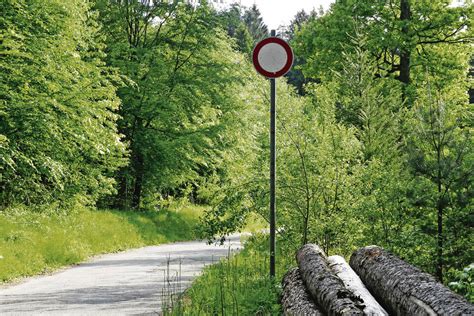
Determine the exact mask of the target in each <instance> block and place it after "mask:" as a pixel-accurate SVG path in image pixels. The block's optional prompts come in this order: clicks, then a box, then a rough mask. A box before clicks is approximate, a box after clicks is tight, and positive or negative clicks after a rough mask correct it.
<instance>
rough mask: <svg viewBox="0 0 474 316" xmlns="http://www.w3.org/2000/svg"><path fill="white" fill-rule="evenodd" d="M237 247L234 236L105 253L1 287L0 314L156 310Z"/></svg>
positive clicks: (147, 311)
mask: <svg viewBox="0 0 474 316" xmlns="http://www.w3.org/2000/svg"><path fill="white" fill-rule="evenodd" d="M240 247H241V243H240V236H239V235H234V236H231V237H230V238H229V241H227V242H226V243H225V244H224V245H223V246H217V245H207V244H206V243H205V242H202V241H192V242H180V243H174V244H166V245H160V246H151V247H144V248H140V249H134V250H130V251H125V252H121V253H117V254H107V255H103V256H100V257H97V258H94V259H93V260H91V261H90V262H86V263H82V264H80V265H77V266H74V267H72V268H69V269H66V270H63V271H61V272H58V273H55V274H53V275H48V276H40V277H34V278H29V279H26V280H25V281H23V282H21V283H20V284H17V285H12V286H6V287H3V288H0V315H143V314H147V315H157V314H159V313H160V311H161V308H162V306H163V302H164V301H166V300H168V299H169V297H170V294H177V293H179V292H182V291H183V290H184V289H185V288H186V287H188V286H189V285H190V283H191V281H192V280H193V279H194V278H195V277H196V276H197V275H199V274H200V272H201V271H202V269H203V267H204V266H206V265H209V264H212V263H213V262H216V261H218V260H219V259H220V258H222V257H225V256H227V255H228V254H229V251H237V250H238V249H239V248H240Z"/></svg>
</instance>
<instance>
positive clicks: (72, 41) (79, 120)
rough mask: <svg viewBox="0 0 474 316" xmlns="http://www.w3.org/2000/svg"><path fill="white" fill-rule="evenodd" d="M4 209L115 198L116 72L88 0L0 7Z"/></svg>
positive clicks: (118, 152)
mask: <svg viewBox="0 0 474 316" xmlns="http://www.w3.org/2000/svg"><path fill="white" fill-rule="evenodd" d="M0 10H1V11H2V16H1V18H0V38H1V40H0V72H1V77H0V172H1V176H0V207H5V206H8V205H10V204H12V203H14V202H22V203H26V204H29V205H32V204H37V203H46V202H51V201H56V200H58V199H59V200H67V199H68V198H71V197H74V196H78V195H82V196H86V195H87V197H88V198H89V199H90V201H91V202H92V203H93V202H95V200H96V199H97V198H98V197H100V196H102V195H104V194H110V193H112V192H113V184H114V182H113V179H112V178H111V176H112V175H113V172H114V171H115V170H116V169H117V168H118V167H120V166H122V165H123V164H124V162H125V160H124V159H123V157H124V153H125V146H124V144H123V143H122V141H121V138H120V135H119V134H118V133H117V128H116V125H115V122H116V120H117V116H116V114H115V113H114V111H115V110H116V109H117V108H118V106H119V103H120V101H119V99H118V98H117V97H116V95H115V88H114V85H113V82H115V81H116V80H117V78H116V76H115V75H114V74H113V72H112V71H111V70H110V69H109V68H107V67H105V65H104V63H103V61H102V59H103V57H104V54H103V53H102V50H103V44H102V41H101V39H100V35H99V34H98V30H99V27H98V25H97V23H96V21H95V15H94V14H92V13H90V11H89V4H88V2H87V1H83V0H75V1H68V2H67V3H64V2H63V1H55V0H48V1H22V0H8V1H2V3H1V4H0Z"/></svg>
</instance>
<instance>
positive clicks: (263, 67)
mask: <svg viewBox="0 0 474 316" xmlns="http://www.w3.org/2000/svg"><path fill="white" fill-rule="evenodd" d="M293 57H294V56H293V51H292V50H291V47H290V45H288V43H287V42H285V41H284V40H282V39H281V38H278V37H275V36H272V37H268V38H266V39H264V40H261V41H260V42H258V43H257V45H256V46H255V48H254V50H253V53H252V61H253V65H254V66H255V69H256V70H257V72H258V73H259V74H261V75H262V76H265V77H267V78H278V77H281V76H283V75H285V74H286V73H287V72H288V71H290V69H291V66H292V65H293Z"/></svg>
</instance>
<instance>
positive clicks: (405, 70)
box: [398, 0, 411, 101]
mask: <svg viewBox="0 0 474 316" xmlns="http://www.w3.org/2000/svg"><path fill="white" fill-rule="evenodd" d="M410 19H411V8H410V0H400V21H402V23H403V24H402V30H401V31H402V42H404V43H401V47H400V75H399V76H398V80H400V81H401V82H402V83H403V100H404V101H405V100H407V92H406V88H407V85H408V84H409V83H410V59H411V47H410V44H409V41H410V34H409V33H410V27H409V22H410Z"/></svg>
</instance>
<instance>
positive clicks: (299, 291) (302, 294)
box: [281, 268, 324, 316]
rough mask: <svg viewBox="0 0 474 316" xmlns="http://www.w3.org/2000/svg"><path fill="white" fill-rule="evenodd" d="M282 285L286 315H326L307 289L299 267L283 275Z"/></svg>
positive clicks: (282, 303)
mask: <svg viewBox="0 0 474 316" xmlns="http://www.w3.org/2000/svg"><path fill="white" fill-rule="evenodd" d="M282 285H283V293H282V298H281V305H282V307H283V313H284V314H285V315H289V316H299V315H308V316H324V314H323V313H322V312H321V311H320V309H319V308H318V306H316V304H315V303H314V302H313V300H312V299H311V295H310V294H309V293H308V290H306V287H305V286H304V283H303V279H301V275H300V271H299V269H298V268H293V269H291V270H290V271H288V273H287V274H286V275H285V276H284V277H283V281H282Z"/></svg>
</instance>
